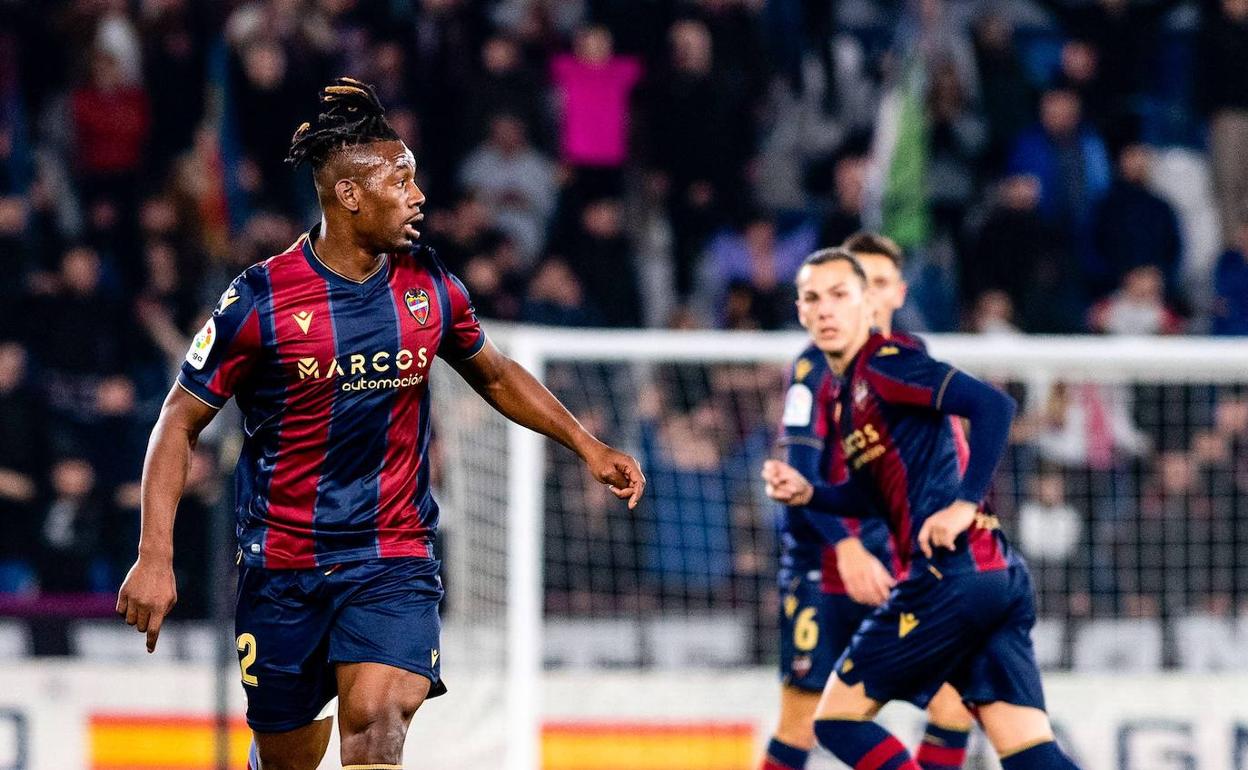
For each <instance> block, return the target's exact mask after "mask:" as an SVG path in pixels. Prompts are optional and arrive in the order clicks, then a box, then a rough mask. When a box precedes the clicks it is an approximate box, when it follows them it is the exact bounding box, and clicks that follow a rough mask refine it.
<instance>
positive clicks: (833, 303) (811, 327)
mask: <svg viewBox="0 0 1248 770" xmlns="http://www.w3.org/2000/svg"><path fill="white" fill-rule="evenodd" d="M797 319H798V321H800V322H801V324H802V327H803V328H804V329H806V331H807V332H808V333H809V334H810V339H811V340H812V341H813V342H814V343H815V346H816V347H817V348H819V349H820V350H822V351H823V352H825V353H829V354H831V355H833V356H847V355H853V354H854V353H855V352H857V347H860V346H861V345H862V342H863V340H865V339H866V336H867V332H868V331H869V330H870V324H871V320H870V319H871V304H870V302H869V301H868V299H867V292H866V287H864V286H863V284H862V279H860V278H859V277H858V275H857V274H856V273H854V270H853V268H852V267H851V266H850V265H849V263H847V262H844V261H841V260H836V261H833V262H824V263H823V264H820V265H806V266H805V267H803V268H802V269H801V271H800V272H799V273H798V274H797Z"/></svg>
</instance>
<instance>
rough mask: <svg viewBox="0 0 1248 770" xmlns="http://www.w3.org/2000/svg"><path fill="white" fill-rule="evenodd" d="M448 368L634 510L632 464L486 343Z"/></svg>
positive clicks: (637, 481)
mask: <svg viewBox="0 0 1248 770" xmlns="http://www.w3.org/2000/svg"><path fill="white" fill-rule="evenodd" d="M451 365H452V366H453V367H454V368H455V371H457V372H459V376H461V377H463V378H464V381H465V382H467V383H468V384H469V385H470V386H472V389H473V390H475V391H476V392H477V393H478V394H479V395H480V396H481V398H483V399H485V401H486V403H488V404H489V405H490V406H492V407H494V408H495V409H497V410H498V412H499V413H500V414H502V415H503V416H504V417H506V418H507V419H509V420H511V421H512V422H515V423H517V424H519V425H523V426H524V427H526V428H528V429H529V430H533V431H537V432H538V433H541V434H542V435H544V436H547V437H549V438H552V439H554V440H555V441H558V442H559V443H560V444H563V445H564V446H565V447H567V448H568V449H571V450H572V451H573V452H576V454H577V455H579V456H580V457H581V459H582V460H584V461H585V464H586V465H588V466H589V469H590V472H591V473H593V475H594V477H595V478H596V479H598V480H599V481H601V482H603V483H604V484H607V485H609V486H610V487H611V491H612V492H613V493H614V494H615V496H616V497H619V498H620V499H627V500H628V507H629V508H635V507H637V502H638V501H639V500H640V499H641V493H642V491H643V490H644V489H645V487H646V479H645V476H643V475H642V473H641V468H640V467H639V466H638V465H637V461H636V460H634V459H633V458H632V457H629V456H628V455H626V454H624V453H623V452H619V451H617V450H615V449H612V448H611V447H609V446H607V445H606V444H604V443H602V442H601V441H599V440H598V439H597V438H595V437H594V436H593V435H591V434H590V433H589V431H587V430H585V427H584V426H582V425H581V423H580V422H579V421H578V420H577V419H576V418H575V417H573V416H572V413H571V412H569V411H568V409H567V407H565V406H564V405H563V404H562V403H560V402H559V399H557V398H555V396H554V394H552V393H551V392H550V391H549V390H547V389H546V387H545V386H544V385H542V384H541V383H540V382H538V381H537V379H536V378H534V377H533V375H531V374H529V373H528V372H527V371H525V369H524V367H522V366H520V365H519V364H517V363H516V362H515V361H512V360H511V359H510V358H508V357H507V356H505V355H503V354H502V353H501V352H499V350H498V348H496V347H494V346H493V344H491V343H490V342H488V341H487V342H486V343H485V347H483V348H482V349H481V352H479V353H477V354H476V355H475V356H473V357H471V358H469V359H466V360H464V361H457V362H453V363H452V364H451Z"/></svg>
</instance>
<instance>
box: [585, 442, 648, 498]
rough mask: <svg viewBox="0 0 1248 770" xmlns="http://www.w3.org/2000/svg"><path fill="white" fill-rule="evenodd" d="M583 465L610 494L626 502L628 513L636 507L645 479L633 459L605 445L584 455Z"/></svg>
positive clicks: (644, 487)
mask: <svg viewBox="0 0 1248 770" xmlns="http://www.w3.org/2000/svg"><path fill="white" fill-rule="evenodd" d="M585 464H586V465H588V466H589V472H590V474H592V475H593V477H594V478H595V479H597V480H599V481H601V482H602V483H603V484H606V485H607V488H608V489H610V490H611V494H613V495H615V496H616V497H618V498H620V499H621V500H628V509H629V510H630V511H631V510H633V509H634V508H636V507H637V503H638V502H639V501H640V500H641V494H642V492H644V491H645V489H646V477H645V475H644V474H643V473H642V472H641V466H640V465H638V464H637V460H636V459H635V458H633V457H631V456H629V455H626V454H624V453H623V452H621V451H619V450H618V449H613V448H612V447H609V446H607V445H606V444H599V445H598V446H597V447H596V448H595V449H594V450H593V451H591V452H590V453H588V454H586V455H585Z"/></svg>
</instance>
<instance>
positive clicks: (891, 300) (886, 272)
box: [854, 254, 906, 333]
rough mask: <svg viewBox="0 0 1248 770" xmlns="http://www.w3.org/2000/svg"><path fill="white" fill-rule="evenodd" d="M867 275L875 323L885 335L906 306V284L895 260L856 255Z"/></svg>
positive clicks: (882, 256)
mask: <svg viewBox="0 0 1248 770" xmlns="http://www.w3.org/2000/svg"><path fill="white" fill-rule="evenodd" d="M854 256H856V257H858V262H859V263H860V264H861V265H862V269H863V270H864V271H865V272H866V274H867V299H868V300H869V301H870V302H871V306H872V307H873V308H874V311H875V318H874V322H875V325H876V326H878V327H880V329H882V330H883V331H884V332H885V333H887V332H891V331H892V329H893V314H894V313H896V312H897V311H898V310H900V309H901V306H902V305H904V304H906V282H905V281H904V280H902V278H901V271H900V270H898V269H897V265H896V264H895V263H894V262H893V260H891V259H889V258H888V257H887V256H885V255H884V254H855V255H854Z"/></svg>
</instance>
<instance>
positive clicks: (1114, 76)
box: [1040, 0, 1180, 116]
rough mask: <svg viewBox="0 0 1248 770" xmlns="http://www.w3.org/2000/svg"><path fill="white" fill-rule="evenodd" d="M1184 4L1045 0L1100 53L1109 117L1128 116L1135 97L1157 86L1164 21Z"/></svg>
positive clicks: (1065, 24)
mask: <svg viewBox="0 0 1248 770" xmlns="http://www.w3.org/2000/svg"><path fill="white" fill-rule="evenodd" d="M1179 2H1180V0H1154V1H1153V2H1132V1H1131V0H1095V1H1094V2H1076V1H1072V0H1040V3H1041V4H1042V5H1043V6H1044V7H1045V8H1047V9H1048V10H1049V11H1051V12H1052V13H1053V14H1054V16H1055V17H1056V18H1057V21H1058V23H1059V24H1061V26H1062V27H1063V29H1064V30H1065V32H1066V33H1067V34H1068V35H1069V36H1070V37H1071V38H1073V39H1074V40H1076V41H1079V43H1080V45H1083V46H1086V47H1087V48H1089V49H1091V50H1092V51H1095V52H1096V55H1097V58H1098V59H1099V64H1098V68H1099V70H1100V79H1101V80H1102V81H1103V85H1102V87H1101V89H1100V90H1101V92H1102V93H1103V94H1104V95H1105V97H1106V98H1107V99H1108V104H1106V105H1105V108H1104V109H1105V112H1106V113H1107V114H1108V115H1110V116H1123V115H1126V114H1128V113H1129V112H1130V110H1131V108H1132V101H1133V99H1134V98H1135V97H1137V96H1139V95H1141V94H1143V93H1145V92H1147V91H1148V89H1149V88H1150V86H1151V85H1152V83H1151V81H1150V76H1151V75H1152V73H1154V72H1155V71H1156V62H1157V60H1158V52H1159V51H1160V50H1161V48H1162V46H1161V39H1160V37H1161V36H1160V34H1159V33H1160V27H1161V21H1162V19H1163V18H1164V16H1165V15H1166V14H1167V13H1169V12H1170V11H1171V10H1173V9H1174V8H1175V7H1176V6H1177V5H1179Z"/></svg>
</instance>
